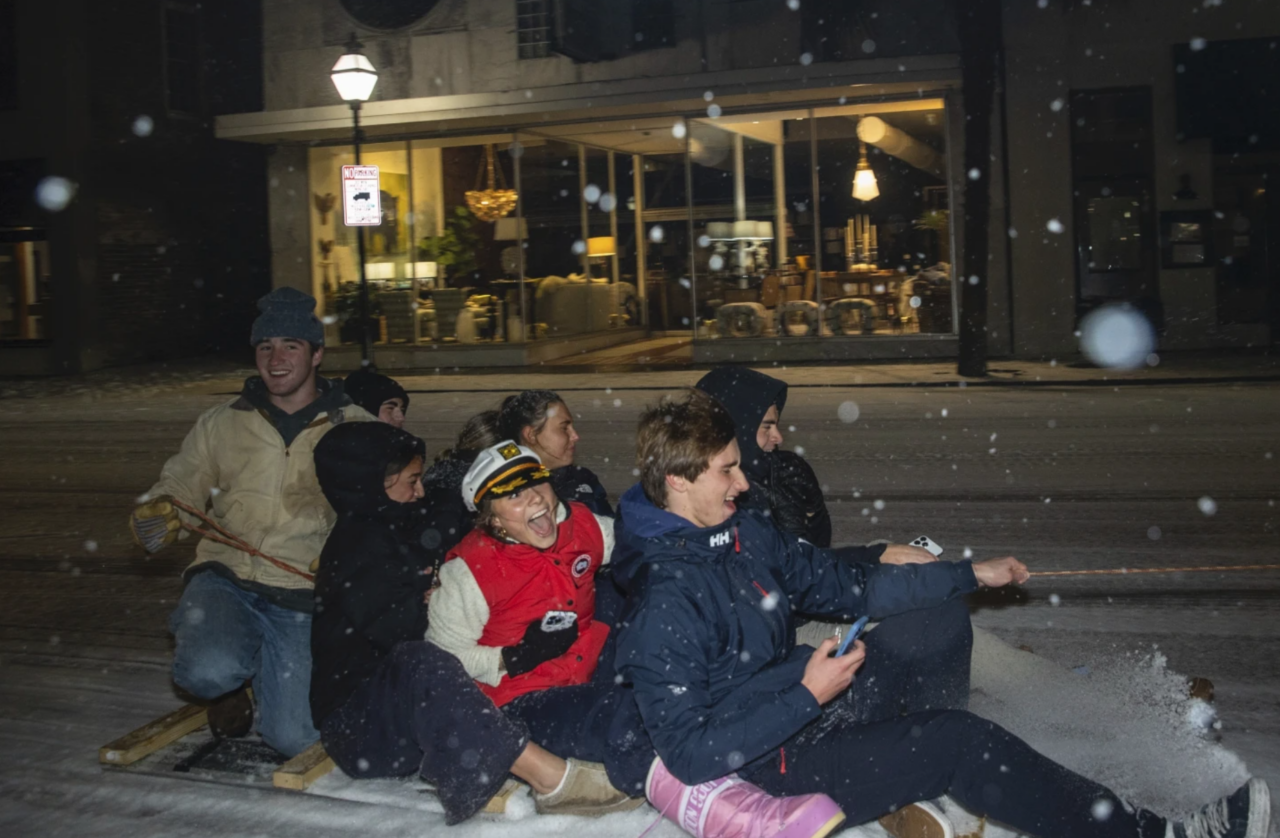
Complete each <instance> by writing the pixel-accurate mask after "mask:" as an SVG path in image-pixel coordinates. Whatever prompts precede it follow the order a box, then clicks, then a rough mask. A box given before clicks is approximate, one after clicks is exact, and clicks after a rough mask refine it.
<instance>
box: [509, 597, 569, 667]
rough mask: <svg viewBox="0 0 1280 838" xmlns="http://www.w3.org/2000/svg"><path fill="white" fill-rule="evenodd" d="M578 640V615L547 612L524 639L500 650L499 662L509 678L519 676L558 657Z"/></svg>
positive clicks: (526, 630)
mask: <svg viewBox="0 0 1280 838" xmlns="http://www.w3.org/2000/svg"><path fill="white" fill-rule="evenodd" d="M577 639H578V615H577V614H575V613H574V612H572V611H548V612H547V613H546V614H545V615H544V616H543V617H542V619H540V620H534V621H533V622H532V623H530V624H529V627H528V628H527V629H525V630H524V638H523V639H521V641H520V642H519V643H517V644H516V645H514V646H504V647H503V648H502V661H503V663H504V664H506V667H507V674H508V675H510V676H511V677H513V678H514V677H515V676H517V675H523V674H525V673H526V672H529V671H530V670H532V669H535V668H537V667H538V666H539V665H540V664H543V663H546V662H547V661H549V660H554V659H555V658H558V657H560V656H561V655H563V654H564V653H565V652H567V651H569V647H570V646H572V645H573V644H574V641H576V640H577Z"/></svg>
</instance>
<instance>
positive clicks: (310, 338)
mask: <svg viewBox="0 0 1280 838" xmlns="http://www.w3.org/2000/svg"><path fill="white" fill-rule="evenodd" d="M258 308H259V309H260V310H261V311H262V314H259V315H258V319H257V320H254V321H253V331H251V332H250V333H249V345H250V346H257V345H258V344H259V343H261V342H262V341H264V340H267V339H268V338H294V339H296V340H305V341H306V342H307V343H310V344H311V345H312V346H324V326H323V325H321V323H320V319H319V318H318V317H316V314H315V311H316V298H315V297H313V296H311V295H310V294H306V293H304V292H302V291H299V290H298V289H296V288H289V287H284V288H277V289H275V290H274V291H272V292H271V293H270V294H268V295H266V296H265V297H263V298H262V299H260V300H258Z"/></svg>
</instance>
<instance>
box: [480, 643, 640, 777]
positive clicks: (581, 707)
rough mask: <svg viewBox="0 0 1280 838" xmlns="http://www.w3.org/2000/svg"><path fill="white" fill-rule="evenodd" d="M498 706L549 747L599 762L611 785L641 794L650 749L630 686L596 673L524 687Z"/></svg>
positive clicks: (579, 757)
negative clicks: (532, 689) (551, 685)
mask: <svg viewBox="0 0 1280 838" xmlns="http://www.w3.org/2000/svg"><path fill="white" fill-rule="evenodd" d="M610 672H612V668H610ZM502 710H503V712H505V713H506V714H507V715H508V716H510V717H511V718H513V719H518V720H519V721H520V722H522V723H523V724H524V725H526V726H527V727H528V729H529V736H530V738H532V739H533V741H534V742H537V743H538V744H539V745H541V746H542V747H544V748H546V749H547V750H548V751H550V752H551V753H553V754H556V755H557V756H561V757H573V758H574V759H580V760H586V761H588V762H600V763H604V768H605V771H606V772H607V773H608V774H609V782H610V783H612V784H613V787H614V788H616V789H618V790H619V791H623V792H626V793H627V794H628V795H630V796H631V797H643V796H644V781H645V778H646V776H647V775H648V773H649V766H650V765H652V764H653V760H654V759H655V754H654V750H653V742H652V741H650V739H649V734H648V733H647V732H646V731H645V729H644V722H643V721H642V720H641V719H640V709H639V707H637V706H636V700H635V693H634V692H633V691H632V690H631V688H630V687H624V686H621V685H619V684H615V683H614V681H613V678H612V677H608V678H604V677H602V678H596V679H595V680H593V681H591V682H590V683H587V684H582V685H580V686H576V687H556V688H555V689H550V690H542V691H541V692H536V693H526V694H525V695H522V696H520V697H519V698H517V699H515V700H514V701H512V702H511V703H510V704H507V705H505V706H504V707H503V708H502Z"/></svg>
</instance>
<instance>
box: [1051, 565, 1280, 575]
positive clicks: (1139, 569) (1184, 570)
mask: <svg viewBox="0 0 1280 838" xmlns="http://www.w3.org/2000/svg"><path fill="white" fill-rule="evenodd" d="M1227 570H1280V564H1243V565H1213V566H1209V567H1120V568H1114V569H1108V570H1036V571H1031V576H1127V575H1128V574H1131V573H1206V572H1210V571H1227Z"/></svg>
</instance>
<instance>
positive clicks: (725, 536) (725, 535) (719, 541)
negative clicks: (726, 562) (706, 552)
mask: <svg viewBox="0 0 1280 838" xmlns="http://www.w3.org/2000/svg"><path fill="white" fill-rule="evenodd" d="M729 540H730V539H729V531H728V530H725V531H724V532H718V533H716V534H715V535H713V536H711V546H712V547H724V546H725V545H727V544H728V543H729Z"/></svg>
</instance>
